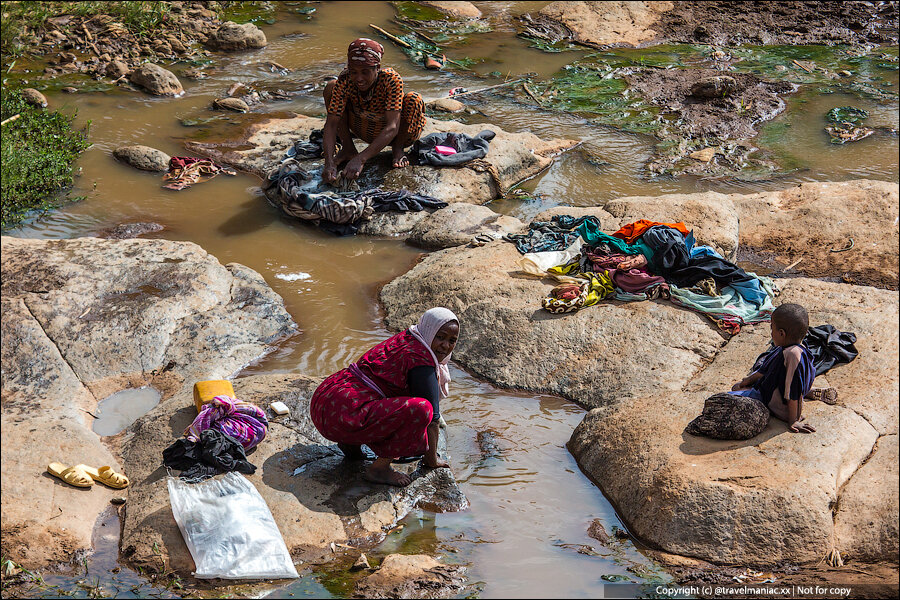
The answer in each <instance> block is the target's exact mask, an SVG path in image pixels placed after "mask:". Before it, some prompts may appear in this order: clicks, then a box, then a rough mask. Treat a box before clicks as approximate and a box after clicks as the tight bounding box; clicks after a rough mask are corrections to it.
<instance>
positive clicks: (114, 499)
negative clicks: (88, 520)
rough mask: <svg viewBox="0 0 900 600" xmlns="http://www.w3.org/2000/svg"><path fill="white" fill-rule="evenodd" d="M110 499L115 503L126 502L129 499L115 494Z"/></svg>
mask: <svg viewBox="0 0 900 600" xmlns="http://www.w3.org/2000/svg"><path fill="white" fill-rule="evenodd" d="M109 501H110V502H112V503H113V504H125V503H126V502H127V501H128V499H127V498H125V497H124V496H114V497H113V498H110V499H109Z"/></svg>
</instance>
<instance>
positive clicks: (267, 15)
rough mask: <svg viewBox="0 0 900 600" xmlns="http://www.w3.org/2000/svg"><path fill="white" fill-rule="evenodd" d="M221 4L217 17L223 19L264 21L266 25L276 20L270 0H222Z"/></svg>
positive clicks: (241, 21) (251, 21)
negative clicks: (233, 0)
mask: <svg viewBox="0 0 900 600" xmlns="http://www.w3.org/2000/svg"><path fill="white" fill-rule="evenodd" d="M221 4H222V5H223V7H222V9H221V10H220V11H219V17H220V18H221V19H222V20H223V21H234V22H235V23H265V24H266V25H272V24H274V23H275V21H276V17H275V5H274V3H272V2H222V3H221ZM291 4H294V3H293V2H292V3H291ZM304 4H305V3H304Z"/></svg>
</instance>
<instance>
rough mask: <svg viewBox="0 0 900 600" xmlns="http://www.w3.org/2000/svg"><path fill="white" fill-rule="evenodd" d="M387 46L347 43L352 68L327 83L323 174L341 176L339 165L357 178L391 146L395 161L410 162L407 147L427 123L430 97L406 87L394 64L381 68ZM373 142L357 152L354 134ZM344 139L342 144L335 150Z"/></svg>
mask: <svg viewBox="0 0 900 600" xmlns="http://www.w3.org/2000/svg"><path fill="white" fill-rule="evenodd" d="M383 55H384V48H383V47H382V45H381V44H379V43H378V42H376V41H374V40H370V39H368V38H359V39H358V40H355V41H354V42H353V43H352V44H350V47H349V48H348V49H347V68H346V69H344V71H343V72H342V73H341V74H340V76H339V77H338V78H337V80H336V81H331V82H329V83H328V85H326V86H325V92H324V95H325V107H326V108H327V110H328V117H327V118H326V120H325V131H324V135H323V141H322V145H323V150H324V153H325V167H324V169H323V170H322V179H323V180H325V182H326V183H334V182H335V181H336V180H337V175H338V168H339V167H340V166H341V165H342V164H343V163H346V165H344V167H343V173H344V177H345V178H347V179H351V180H352V179H356V178H357V177H359V175H360V173H362V170H363V167H364V166H365V164H366V162H367V161H368V160H370V159H371V158H372V157H374V156H375V155H377V154H378V153H379V152H381V151H382V150H383V149H384V147H385V146H388V145H390V146H391V152H392V162H391V164H392V165H393V166H394V167H405V166H407V165H409V159H407V158H406V156H405V155H404V153H403V151H404V149H405V148H406V147H407V146H409V145H411V144H412V143H413V142H415V141H416V140H417V139H419V136H420V135H422V129H423V128H424V127H425V101H424V100H422V97H421V96H420V95H419V94H417V93H415V92H406V93H403V79H402V78H401V77H400V74H399V73H397V71H395V70H394V69H391V68H387V67H386V68H381V57H382V56H383ZM354 136H355V137H358V138H360V139H361V140H363V141H365V142H368V144H369V145H368V147H366V149H365V150H363V151H362V152H357V150H356V146H355V145H354V144H353V138H354ZM338 139H340V142H341V150H340V152H338V153H337V155H335V147H336V146H335V145H336V142H337V140H338Z"/></svg>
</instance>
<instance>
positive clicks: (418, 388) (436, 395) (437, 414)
mask: <svg viewBox="0 0 900 600" xmlns="http://www.w3.org/2000/svg"><path fill="white" fill-rule="evenodd" d="M406 381H407V382H409V391H410V393H411V394H412V395H413V396H415V397H416V398H425V399H426V400H428V402H430V403H431V408H432V409H433V410H434V415H433V416H432V417H431V422H432V423H434V422H435V421H437V420H439V419H440V418H441V408H440V406H441V405H440V401H441V386H440V384H438V378H437V371H435V369H434V367H429V366H428V365H422V366H421V367H413V368H412V369H410V370H409V373H407V374H406Z"/></svg>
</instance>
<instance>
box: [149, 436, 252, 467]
mask: <svg viewBox="0 0 900 600" xmlns="http://www.w3.org/2000/svg"><path fill="white" fill-rule="evenodd" d="M163 464H164V465H165V466H167V467H169V468H172V469H178V470H179V471H181V477H182V478H183V479H206V478H208V477H212V476H214V475H218V474H219V473H225V472H228V471H237V472H238V473H244V474H245V475H252V474H253V473H255V472H256V465H254V464H252V463H250V461H248V460H247V454H246V453H245V452H244V447H243V446H242V445H241V443H240V442H239V441H237V440H236V439H234V438H233V437H231V436H229V435H226V434H224V433H222V432H221V431H218V430H216V429H207V430H205V431H203V432H201V433H200V441H199V442H192V441H190V440H188V439H187V438H180V439H178V440H175V442H174V443H173V444H172V445H171V446H169V447H168V448H166V449H165V450H163Z"/></svg>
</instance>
